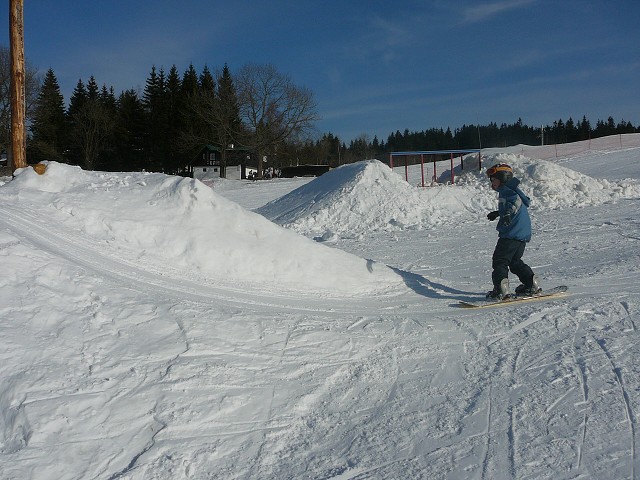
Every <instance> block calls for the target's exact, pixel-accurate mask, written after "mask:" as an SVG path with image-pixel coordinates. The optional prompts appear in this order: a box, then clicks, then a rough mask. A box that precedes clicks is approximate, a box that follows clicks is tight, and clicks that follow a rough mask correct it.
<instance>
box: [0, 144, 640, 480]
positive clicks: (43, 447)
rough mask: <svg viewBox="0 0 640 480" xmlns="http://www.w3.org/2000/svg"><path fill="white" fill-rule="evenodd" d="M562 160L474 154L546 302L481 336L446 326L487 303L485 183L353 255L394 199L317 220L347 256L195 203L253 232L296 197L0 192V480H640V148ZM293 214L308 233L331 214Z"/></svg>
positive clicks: (1, 188)
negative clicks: (472, 303) (495, 166)
mask: <svg viewBox="0 0 640 480" xmlns="http://www.w3.org/2000/svg"><path fill="white" fill-rule="evenodd" d="M565 147H566V148H567V149H570V152H571V153H570V154H567V155H566V156H563V155H562V154H560V155H559V156H558V157H557V158H556V157H555V152H554V147H553V146H549V147H528V148H527V150H526V156H523V157H522V158H521V157H519V156H518V155H523V152H522V151H523V147H521V148H520V149H519V150H514V151H490V152H485V154H486V155H487V162H486V163H488V161H489V160H490V161H499V160H503V159H507V160H508V161H511V160H513V163H514V166H516V171H517V173H518V174H519V175H521V176H522V177H523V188H524V189H525V191H526V192H527V193H529V194H530V195H531V196H532V200H533V202H534V205H535V208H532V209H531V215H532V222H533V226H534V236H533V239H532V241H531V243H530V244H529V245H528V246H527V250H526V252H525V259H526V260H527V261H528V262H529V263H530V264H531V265H532V266H533V268H534V269H535V270H536V273H537V274H538V275H539V276H540V278H541V280H542V285H543V287H548V286H553V285H557V284H566V285H568V286H569V289H570V296H568V297H566V298H563V299H560V300H556V301H552V302H544V303H531V304H523V305H519V306H511V307H505V308H501V309H494V310H481V311H469V310H463V309H460V308H458V307H457V304H458V300H474V299H478V298H481V297H482V292H483V291H485V290H487V289H488V287H489V285H488V284H489V278H490V262H491V252H492V250H493V247H494V245H495V240H496V232H495V223H493V222H488V221H487V220H486V218H485V214H486V210H484V208H485V207H486V208H487V210H488V209H493V208H495V193H493V192H491V191H490V190H489V187H488V182H487V181H486V179H485V178H484V174H483V172H478V173H474V174H472V175H470V176H469V177H468V178H461V179H460V182H461V183H460V184H459V185H458V184H457V185H455V186H450V187H446V186H442V187H435V188H429V189H418V190H419V191H420V192H422V193H420V195H423V193H424V192H435V193H432V195H433V198H432V199H431V200H430V201H431V204H430V206H429V207H428V208H431V209H432V212H433V213H432V214H427V213H421V215H420V216H419V221H417V220H416V223H415V225H414V226H410V225H409V224H410V223H411V222H407V223H406V224H404V225H402V224H400V223H398V224H395V225H391V224H389V223H384V222H381V223H380V224H379V225H377V226H376V228H372V229H365V228H364V225H365V223H366V222H367V221H371V222H372V223H373V220H375V219H377V218H385V215H387V213H384V214H383V213H381V212H389V211H390V210H391V211H392V210H393V208H399V207H398V206H397V205H401V204H402V202H397V203H396V204H395V205H396V206H395V207H393V208H392V205H393V204H392V202H391V201H390V200H389V198H393V199H397V198H400V197H402V195H405V194H406V195H407V197H408V198H409V199H413V198H414V193H415V191H413V190H407V189H406V188H404V187H405V186H406V185H404V184H402V185H403V186H400V185H401V184H400V183H397V182H396V179H395V178H394V177H391V176H389V177H383V176H379V178H378V179H379V180H380V183H368V184H366V183H363V182H364V181H363V180H360V182H361V183H363V186H364V185H367V186H368V188H360V186H358V191H359V197H362V198H358V199H352V202H355V203H354V204H357V203H360V204H362V205H368V206H369V210H366V209H364V210H360V212H359V215H358V216H352V215H351V212H348V211H346V212H342V213H341V215H340V216H336V217H335V218H339V219H340V221H341V222H345V223H346V224H347V226H348V228H347V230H350V231H355V232H357V233H356V234H353V235H350V236H349V235H345V236H344V237H342V236H340V235H335V236H334V237H333V243H332V247H333V248H328V247H326V246H323V245H318V244H317V242H312V241H311V240H309V239H305V238H302V237H301V236H299V235H297V234H295V233H294V232H286V231H285V233H282V231H283V229H282V228H280V227H277V226H275V225H272V224H270V223H268V222H267V221H266V220H265V219H264V218H262V217H260V216H258V215H256V214H250V213H249V212H247V210H244V209H243V208H241V207H239V206H237V205H235V204H234V203H232V202H230V201H226V200H224V199H223V198H222V197H221V195H219V194H222V195H224V196H225V197H227V198H230V199H231V198H233V199H235V200H236V201H237V203H239V204H241V205H242V206H243V207H245V208H249V209H254V208H256V207H260V206H262V205H265V204H267V203H268V202H270V201H273V200H277V199H278V198H280V197H282V196H283V195H286V194H287V193H289V192H290V191H294V190H295V189H296V188H298V187H301V186H303V185H305V184H309V183H310V181H309V179H292V180H278V181H273V182H253V183H251V182H234V183H231V182H223V183H222V184H219V185H216V187H215V189H216V191H217V192H218V193H215V192H214V193H215V194H212V193H211V192H210V191H208V190H205V189H204V187H203V186H201V185H200V184H198V183H195V182H191V181H190V180H184V179H179V178H171V177H167V176H164V175H143V174H129V173H122V174H117V173H100V172H93V173H92V172H82V171H79V170H78V169H75V168H72V167H66V166H63V165H57V164H53V163H50V164H49V170H48V173H47V174H45V176H43V177H36V176H35V174H33V173H32V172H30V171H29V170H27V171H24V172H21V173H20V175H19V176H18V177H17V178H16V179H14V180H11V179H3V180H2V181H1V182H0V183H4V184H3V185H0V358H1V359H2V361H1V362H0V478H2V479H3V480H5V479H6V480H18V479H20V480H23V479H34V480H70V479H113V480H115V479H126V480H147V479H156V480H165V479H166V480H169V479H171V480H176V479H177V480H182V479H184V480H186V479H197V480H203V479H212V478H216V479H217V478H224V479H231V480H233V479H238V480H239V479H256V478H259V479H283V478H284V479H294V478H295V479H297V478H313V479H340V480H345V479H351V480H356V479H358V480H363V479H381V478H384V479H387V478H402V479H432V478H438V479H445V478H446V479H498V478H500V479H502V478H518V479H533V478H535V479H553V480H556V479H575V478H581V479H598V480H601V479H605V480H606V479H612V480H613V479H616V480H617V479H622V478H624V479H633V478H638V476H639V472H640V451H639V448H640V447H639V445H640V438H639V433H638V432H639V431H640V428H639V425H638V418H639V416H640V393H639V392H640V366H639V365H640V350H639V348H638V345H639V344H640V338H639V333H638V328H639V327H638V326H639V325H640V280H639V278H640V249H639V248H638V246H639V242H640V220H638V219H639V218H640V196H639V195H638V194H637V185H638V179H640V135H636V136H628V137H627V136H625V137H620V138H618V137H612V138H610V139H603V140H602V141H601V142H597V143H596V142H594V144H593V145H591V148H585V145H584V144H581V145H567V146H565ZM501 154H502V155H508V156H507V157H504V156H500V155H501ZM536 158H545V159H547V160H548V161H549V162H550V163H551V164H550V165H547V166H545V167H544V168H542V167H535V166H536V165H545V164H544V163H542V162H538V161H536ZM364 165H366V166H367V167H366V168H369V166H371V165H373V167H374V168H378V170H379V171H380V172H385V170H384V169H380V166H379V165H377V164H376V163H375V162H366V164H364ZM603 166H606V168H603ZM534 167H535V168H534ZM555 167H564V169H560V168H558V169H556V168H555ZM353 168H354V169H358V168H362V165H359V166H354V167H353ZM385 168H386V167H385ZM343 171H348V169H345V170H343ZM359 172H360V173H361V174H367V175H368V174H369V172H363V171H362V170H359ZM386 172H387V173H388V172H389V171H388V170H387V171H386ZM402 173H403V172H402ZM356 177H357V175H350V176H346V178H345V179H344V180H343V181H342V183H340V184H341V185H344V184H349V182H354V181H356V182H357V180H354V178H356ZM372 177H373V176H372ZM360 178H362V177H360ZM385 178H386V180H385ZM370 182H372V180H370ZM413 184H415V183H413ZM393 185H397V188H395V187H393ZM373 187H378V188H379V189H380V190H375V189H374V188H373ZM314 188H315V187H314ZM316 190H317V191H318V192H320V193H323V194H324V195H321V197H324V198H333V199H334V200H333V205H332V203H331V202H327V204H326V206H325V207H324V208H326V209H327V210H331V208H334V209H335V208H336V207H335V204H337V203H339V202H343V199H342V197H343V196H348V195H349V191H348V190H347V191H338V190H337V189H336V188H334V189H333V190H332V189H331V188H324V189H323V188H318V189H316ZM383 191H386V192H387V193H386V194H382V193H380V192H383ZM459 191H462V192H465V191H468V192H469V194H468V198H467V199H465V197H464V195H463V196H462V200H461V201H460V202H459V198H460V197H458V196H457V193H454V192H459ZM474 192H475V193H474ZM472 193H473V194H472ZM321 201H324V200H323V199H320V198H319V199H318V202H317V203H321ZM417 201H418V200H417V199H416V202H417ZM454 201H455V202H459V203H455V202H454ZM467 201H469V202H471V203H470V204H465V202H467ZM473 202H480V204H479V205H476V204H475V203H473ZM485 203H486V205H485ZM303 204H304V202H303V201H301V202H300V203H299V206H302V205H303ZM460 204H462V205H466V206H457V205H460ZM283 205H284V204H283ZM345 205H348V203H345ZM420 205H421V204H418V208H419V209H421V208H422V207H421V206H420ZM345 208H346V207H345ZM287 210H291V211H293V209H284V211H287ZM300 211H302V210H300ZM407 212H408V215H410V213H409V211H407ZM309 215H311V210H307V216H309ZM394 216H397V215H394ZM432 217H434V218H432ZM435 217H437V220H436V219H435ZM231 218H234V219H235V218H239V223H238V224H236V223H235V222H234V221H232V220H231ZM300 218H301V219H304V218H305V217H304V215H302V216H301V217H300ZM327 218H330V216H327ZM389 218H391V217H389ZM385 221H388V220H385ZM209 222H211V223H209ZM213 224H215V225H217V227H216V226H214V225H213ZM302 224H304V220H303V222H302ZM320 224H321V225H320V226H321V228H319V229H318V230H317V232H321V231H325V230H331V231H336V232H338V231H339V228H338V227H340V226H341V225H338V224H336V223H333V222H330V221H328V220H327V221H326V222H324V223H323V222H320ZM388 225H391V227H389V226H388ZM256 230H257V231H258V235H254V233H255V231H256ZM316 235H317V233H311V236H316ZM200 237H202V238H200ZM209 243H210V244H211V245H212V246H217V248H219V249H220V250H221V251H224V252H228V256H233V259H234V261H233V262H232V261H231V260H228V259H225V258H221V257H220V256H218V257H216V258H217V259H216V262H214V261H212V260H211V258H210V257H209V256H210V255H214V256H215V255H217V254H216V253H211V251H212V250H211V249H209V248H206V247H205V244H207V246H208V245H209ZM265 244H268V245H270V248H271V249H273V251H274V252H276V253H277V254H275V253H270V252H269V249H264V248H261V249H260V253H261V255H256V254H254V251H253V250H254V248H255V247H256V246H261V247H264V246H265ZM301 249H303V250H304V253H301V252H300V250H301ZM340 251H343V252H349V253H348V254H347V253H341V252H340ZM289 255H297V256H303V257H304V258H305V260H307V261H306V262H305V265H304V266H302V267H301V268H304V269H305V270H304V271H305V272H307V275H314V276H316V277H317V278H316V279H315V280H311V281H310V282H309V283H307V280H306V279H305V278H302V277H301V274H300V273H299V272H296V271H295V269H294V268H289V267H288V266H287V265H289V262H290V259H289V258H287V257H288V256H289ZM305 255H308V256H305ZM316 258H320V259H323V262H322V265H317V264H315V263H314V262H315V260H316ZM364 259H372V261H371V262H369V261H366V260H364ZM373 261H375V263H372V262H373ZM333 262H338V263H340V262H343V263H344V265H345V266H346V267H348V266H349V265H352V266H354V268H355V270H356V271H355V272H353V273H350V272H347V273H345V272H344V270H343V269H342V268H341V267H338V266H335V265H333V264H332V263H333ZM218 263H219V264H221V265H223V266H225V267H224V268H222V269H221V270H219V271H218V270H216V268H215V265H217V264H218ZM235 263H240V265H237V266H234V265H235ZM307 265H308V267H309V269H306V266H307ZM363 265H364V267H365V269H366V273H364V276H363V275H362V271H361V269H362V267H363ZM384 265H389V266H390V267H392V269H386V268H384ZM346 267H345V268H346ZM367 267H370V268H372V269H373V273H371V272H369V269H368V268H367ZM229 272H231V273H230V274H229ZM389 272H391V275H392V277H391V278H389V277H388V275H389ZM228 274H229V275H233V276H234V277H233V279H231V278H232V277H231V276H230V277H229V278H226V277H225V276H226V275H228ZM343 277H344V278H343ZM374 278H375V279H376V282H374V284H373V285H372V284H367V285H365V286H364V287H362V286H361V285H358V286H357V287H355V288H354V287H353V286H352V283H353V281H359V280H364V281H365V283H366V281H367V279H374ZM271 279H273V281H270V280H271ZM377 280H379V281H377ZM297 282H301V283H299V284H298V283H297ZM281 283H282V284H286V285H288V287H287V288H286V289H282V288H281ZM327 283H330V286H329V287H327V288H326V289H325V290H321V291H318V286H319V285H326V284H327ZM399 283H400V285H398V284H399ZM361 287H362V288H361ZM374 294H375V295H374Z"/></svg>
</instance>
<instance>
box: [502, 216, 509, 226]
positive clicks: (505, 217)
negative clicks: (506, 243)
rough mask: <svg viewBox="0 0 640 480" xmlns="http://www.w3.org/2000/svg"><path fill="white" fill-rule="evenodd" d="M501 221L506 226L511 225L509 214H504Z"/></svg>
mask: <svg viewBox="0 0 640 480" xmlns="http://www.w3.org/2000/svg"><path fill="white" fill-rule="evenodd" d="M502 223H503V224H504V225H505V226H507V227H508V226H509V225H511V215H505V216H504V217H502Z"/></svg>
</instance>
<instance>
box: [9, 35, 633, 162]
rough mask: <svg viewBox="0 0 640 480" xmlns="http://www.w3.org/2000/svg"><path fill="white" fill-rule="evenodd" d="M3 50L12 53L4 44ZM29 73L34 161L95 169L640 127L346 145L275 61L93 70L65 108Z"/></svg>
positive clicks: (533, 139) (461, 133)
mask: <svg viewBox="0 0 640 480" xmlns="http://www.w3.org/2000/svg"><path fill="white" fill-rule="evenodd" d="M0 53H1V54H3V55H4V54H6V48H5V47H2V48H1V51H0ZM0 60H2V59H0ZM4 64H5V62H4V61H0V70H2V71H3V72H0V74H2V75H3V77H4V78H2V79H1V80H2V82H1V83H2V85H1V88H2V90H1V91H0V95H1V97H2V98H1V101H2V111H1V112H0V115H1V116H0V121H1V125H0V128H1V131H0V147H1V148H2V149H3V150H4V151H5V152H6V150H7V148H8V145H9V143H10V142H9V141H8V140H9V135H10V132H9V127H10V117H9V112H8V106H9V99H8V91H9V90H8V80H7V75H6V74H7V70H5V68H7V67H6V65H4ZM29 78H31V79H32V81H30V82H29V83H28V84H27V119H28V122H29V136H28V141H27V159H28V161H29V163H37V162H38V161H41V160H55V161H58V162H63V163H69V164H73V165H80V166H82V167H83V168H85V169H88V170H106V171H140V170H146V171H156V172H165V173H171V174H185V172H186V170H187V168H188V166H189V164H190V163H191V162H192V161H193V160H194V159H195V158H196V157H197V156H198V154H199V152H200V151H201V150H202V148H203V147H205V146H212V147H213V148H214V149H217V151H218V152H219V155H220V160H221V162H222V164H225V163H226V162H229V163H232V162H239V161H242V162H243V163H248V164H249V165H254V164H255V165H257V167H258V168H259V172H260V175H261V174H262V159H268V165H269V166H270V167H274V168H276V169H277V168H281V167H285V166H291V165H304V164H321V165H330V166H337V165H340V164H344V163H351V162H354V161H359V160H363V159H368V158H378V159H381V160H383V161H384V160H385V159H386V158H388V152H392V151H415V150H443V149H472V148H489V147H504V146H509V145H517V144H527V145H539V144H541V142H542V141H544V143H545V144H553V143H567V142H575V141H579V140H587V139H590V138H597V137H602V136H607V135H613V134H623V133H635V132H639V131H640V129H639V128H637V127H635V126H634V125H632V124H631V123H630V122H625V121H624V120H621V121H619V122H616V121H615V120H614V119H613V118H612V117H609V118H608V119H607V120H597V121H596V123H595V124H592V123H591V122H590V121H589V120H588V119H587V118H586V117H584V116H583V117H582V118H581V119H580V120H577V121H576V120H574V119H573V118H571V117H569V118H568V119H567V120H566V121H563V120H562V119H559V120H557V121H554V122H553V124H552V125H546V126H544V138H541V132H542V131H543V128H541V126H535V127H533V126H527V125H524V124H523V123H522V121H521V120H520V119H518V120H517V121H516V122H515V123H513V124H506V123H502V124H500V125H498V124H496V123H491V124H489V125H462V126H460V127H457V128H455V129H454V130H453V131H452V130H451V128H447V129H446V130H445V129H442V128H430V129H426V130H422V131H409V130H408V129H405V130H404V131H402V132H401V131H400V130H397V131H396V132H392V133H390V134H389V136H388V137H387V138H386V139H378V138H377V137H375V136H374V137H373V138H370V137H369V136H368V135H367V134H362V135H360V136H359V137H358V138H356V139H352V140H350V141H349V142H348V144H347V143H346V142H345V141H344V140H343V139H340V138H339V137H338V136H336V135H334V134H332V133H329V132H326V133H318V132H317V131H316V130H315V121H317V120H318V116H317V111H316V109H317V107H316V105H315V102H314V100H313V94H312V92H310V91H308V90H307V89H304V88H300V87H297V86H296V85H295V84H293V82H292V81H291V80H290V78H289V77H288V76H286V75H283V74H281V73H280V72H278V71H277V70H276V69H275V68H274V67H273V66H271V65H246V66H245V67H243V68H242V69H241V70H240V71H239V72H238V73H237V74H236V75H232V74H231V72H230V71H229V69H228V67H227V66H226V65H225V66H224V67H223V68H222V69H220V70H219V71H217V72H215V73H214V72H212V71H211V70H210V69H209V68H208V67H206V66H205V67H204V68H203V69H202V70H201V71H200V72H197V71H196V70H195V68H194V67H193V65H190V66H189V68H188V69H187V70H186V71H184V72H183V73H182V74H181V73H179V72H178V70H177V68H176V67H175V66H173V67H172V68H171V69H170V70H169V71H168V72H165V71H164V69H162V68H160V69H157V68H156V67H155V66H154V67H152V68H151V71H150V73H149V75H148V78H147V79H146V82H145V87H144V90H143V91H142V92H138V91H136V90H134V89H130V90H126V91H123V92H121V93H119V94H118V95H116V94H115V92H114V89H113V87H107V86H106V85H102V86H101V85H99V83H98V81H97V80H96V79H95V78H94V77H93V76H92V77H90V78H89V79H88V80H86V81H83V80H79V81H78V83H77V85H76V87H75V89H74V90H73V93H72V95H71V97H70V99H69V102H68V106H65V105H66V103H65V99H64V98H63V96H62V94H61V91H60V87H59V85H58V81H57V79H56V75H55V73H54V71H53V70H52V69H49V70H48V71H47V72H46V74H45V75H44V76H43V77H42V78H41V79H37V75H35V74H34V72H31V75H30V77H29ZM265 85H266V87H264V86H265ZM260 86H263V89H262V90H261V89H260ZM278 88H279V89H280V90H279V91H278V95H277V96H274V95H273V92H274V89H275V90H277V89H278ZM238 152H242V153H241V154H240V155H238Z"/></svg>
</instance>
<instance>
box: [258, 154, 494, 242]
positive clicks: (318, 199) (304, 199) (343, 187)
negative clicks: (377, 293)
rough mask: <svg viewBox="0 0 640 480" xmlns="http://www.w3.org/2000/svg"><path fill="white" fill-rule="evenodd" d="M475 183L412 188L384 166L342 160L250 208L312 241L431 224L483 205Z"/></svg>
mask: <svg viewBox="0 0 640 480" xmlns="http://www.w3.org/2000/svg"><path fill="white" fill-rule="evenodd" d="M477 193H478V192H477V191H476V189H475V188H465V187H461V188H454V189H451V188H448V187H446V186H443V185H440V186H437V187H434V188H429V189H418V188H415V187H413V186H412V185H410V184H409V183H407V182H406V181H405V180H404V179H403V178H401V177H400V176H399V175H398V174H396V173H394V171H393V170H391V169H390V168H389V167H388V166H387V165H385V164H384V163H382V162H380V161H378V160H366V161H363V162H357V163H353V164H348V165H343V166H341V167H339V168H336V169H333V170H331V171H329V172H327V173H325V174H324V175H322V176H320V177H318V178H316V179H315V180H313V181H311V182H309V183H307V184H306V185H303V186H301V187H299V188H297V189H295V190H293V191H292V192H290V193H289V194H287V195H284V196H283V197H281V198H278V199H276V200H274V201H272V202H269V203H267V204H266V205H264V206H263V207H260V208H258V209H256V212H258V213H260V214H261V215H264V216H265V217H266V218H268V219H270V220H272V221H273V222H275V223H277V224H279V225H282V226H284V227H287V228H291V229H293V230H295V231H297V232H299V233H302V234H304V235H307V236H311V237H315V238H316V239H317V240H332V239H335V238H336V237H338V236H340V237H345V238H349V237H356V238H357V237H361V236H363V235H366V234H367V233H370V232H375V231H395V230H403V229H422V228H428V227H432V226H434V225H437V224H440V223H442V222H445V221H451V220H452V219H454V218H455V217H460V216H465V215H468V214H469V213H472V214H473V215H475V214H477V213H478V212H479V211H480V210H482V211H484V210H485V209H486V208H488V202H489V201H491V197H490V196H487V195H486V192H484V194H483V195H481V198H477Z"/></svg>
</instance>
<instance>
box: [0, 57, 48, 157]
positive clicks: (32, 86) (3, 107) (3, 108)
mask: <svg viewBox="0 0 640 480" xmlns="http://www.w3.org/2000/svg"><path fill="white" fill-rule="evenodd" d="M10 88H11V52H10V51H9V48H8V47H6V46H3V45H2V46H0V150H6V151H7V154H8V156H9V159H11V90H10ZM25 90H26V110H27V120H28V119H29V118H30V117H31V114H32V112H33V107H34V104H35V101H36V100H37V98H38V92H39V91H40V77H39V75H38V70H37V69H36V68H34V67H32V66H30V65H29V64H28V63H27V65H26V67H25Z"/></svg>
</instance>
